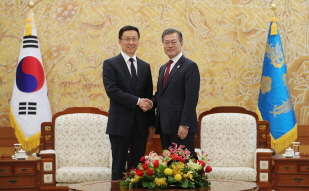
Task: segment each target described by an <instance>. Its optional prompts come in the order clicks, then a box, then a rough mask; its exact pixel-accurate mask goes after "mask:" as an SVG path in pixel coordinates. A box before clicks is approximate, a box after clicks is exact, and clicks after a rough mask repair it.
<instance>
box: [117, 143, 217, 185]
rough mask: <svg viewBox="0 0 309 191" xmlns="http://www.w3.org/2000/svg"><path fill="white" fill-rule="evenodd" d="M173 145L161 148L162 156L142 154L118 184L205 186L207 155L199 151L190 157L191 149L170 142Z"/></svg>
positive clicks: (208, 170) (210, 169) (209, 168)
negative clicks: (134, 166) (135, 165)
mask: <svg viewBox="0 0 309 191" xmlns="http://www.w3.org/2000/svg"><path fill="white" fill-rule="evenodd" d="M173 146H174V148H173V147H171V146H170V147H169V148H168V150H164V151H163V156H158V155H157V153H155V152H153V151H152V152H150V153H149V156H143V157H142V158H141V159H140V162H141V163H139V164H138V166H137V168H136V169H135V168H132V169H131V170H130V172H127V173H125V176H124V177H123V180H122V181H121V182H120V185H122V186H127V187H129V188H136V187H143V188H148V189H162V188H169V187H174V186H179V187H182V188H197V187H208V186H210V181H208V180H207V175H206V173H208V172H211V171H212V168H211V167H210V166H206V162H207V161H208V159H207V157H208V155H207V154H205V153H204V152H201V153H198V155H197V157H198V158H197V159H194V158H191V157H190V151H189V150H188V149H183V148H184V147H185V146H183V145H180V146H179V147H177V144H175V143H173Z"/></svg>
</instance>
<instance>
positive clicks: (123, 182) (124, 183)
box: [120, 181, 128, 186]
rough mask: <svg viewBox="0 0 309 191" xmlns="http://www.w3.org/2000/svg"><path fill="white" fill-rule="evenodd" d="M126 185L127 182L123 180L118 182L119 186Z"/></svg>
mask: <svg viewBox="0 0 309 191" xmlns="http://www.w3.org/2000/svg"><path fill="white" fill-rule="evenodd" d="M126 185H128V183H127V182H125V181H121V182H120V186H126Z"/></svg>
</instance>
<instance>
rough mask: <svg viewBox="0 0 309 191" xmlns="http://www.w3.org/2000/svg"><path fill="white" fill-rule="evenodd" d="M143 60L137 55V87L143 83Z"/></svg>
mask: <svg viewBox="0 0 309 191" xmlns="http://www.w3.org/2000/svg"><path fill="white" fill-rule="evenodd" d="M141 62H142V61H141V60H140V59H139V58H137V57H136V63H137V64H136V65H137V83H136V89H137V88H138V87H139V84H140V83H141V77H142V75H143V73H144V72H143V69H144V68H143V67H142V63H141Z"/></svg>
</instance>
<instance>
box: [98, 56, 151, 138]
mask: <svg viewBox="0 0 309 191" xmlns="http://www.w3.org/2000/svg"><path fill="white" fill-rule="evenodd" d="M136 59H137V73H138V74H137V76H138V77H137V85H136V90H135V91H134V90H133V85H132V83H131V82H132V80H131V75H130V72H129V70H128V67H127V64H126V63H125V60H124V59H123V57H122V55H121V54H119V55H118V56H115V57H113V58H110V59H107V60H105V61H104V63H103V84H104V87H105V90H106V93H107V95H108V97H109V98H110V108H109V111H108V112H109V114H108V123H107V129H106V134H112V135H118V136H127V135H128V134H129V132H130V129H131V128H132V126H133V122H134V120H135V119H136V122H137V126H138V128H139V130H140V131H141V133H142V134H143V135H145V136H147V134H148V128H149V126H153V125H154V121H153V120H151V119H153V117H152V115H154V111H153V110H149V111H147V112H143V110H141V109H140V108H139V106H138V105H136V104H137V101H138V98H149V99H151V97H152V95H153V85H152V77H151V70H150V65H149V64H148V63H146V62H144V61H143V60H141V59H139V58H136Z"/></svg>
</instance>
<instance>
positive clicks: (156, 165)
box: [152, 160, 159, 168]
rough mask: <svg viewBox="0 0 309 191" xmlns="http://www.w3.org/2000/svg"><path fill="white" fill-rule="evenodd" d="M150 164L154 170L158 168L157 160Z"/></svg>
mask: <svg viewBox="0 0 309 191" xmlns="http://www.w3.org/2000/svg"><path fill="white" fill-rule="evenodd" d="M152 164H153V167H154V168H158V166H159V161H158V160H155V161H153V162H152Z"/></svg>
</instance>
